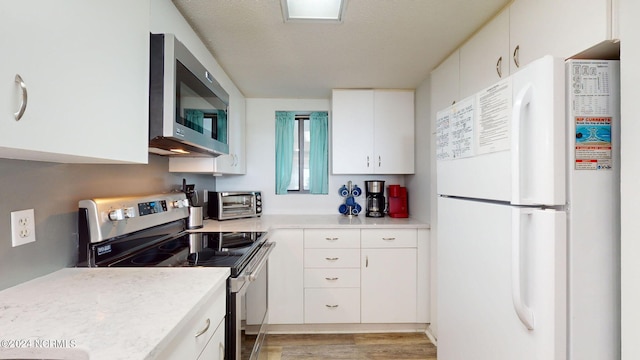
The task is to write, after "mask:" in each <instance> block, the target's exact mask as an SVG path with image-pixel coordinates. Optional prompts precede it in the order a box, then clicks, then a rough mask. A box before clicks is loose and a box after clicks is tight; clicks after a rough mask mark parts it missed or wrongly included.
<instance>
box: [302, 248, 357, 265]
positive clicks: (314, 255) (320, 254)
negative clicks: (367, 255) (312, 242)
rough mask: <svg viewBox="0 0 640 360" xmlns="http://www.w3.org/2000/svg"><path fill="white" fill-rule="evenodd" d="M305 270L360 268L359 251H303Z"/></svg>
mask: <svg viewBox="0 0 640 360" xmlns="http://www.w3.org/2000/svg"><path fill="white" fill-rule="evenodd" d="M304 267H305V268H360V249H304Z"/></svg>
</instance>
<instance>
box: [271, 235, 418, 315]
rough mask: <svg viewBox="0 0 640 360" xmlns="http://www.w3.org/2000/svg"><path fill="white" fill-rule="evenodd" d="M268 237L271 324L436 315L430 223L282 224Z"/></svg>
mask: <svg viewBox="0 0 640 360" xmlns="http://www.w3.org/2000/svg"><path fill="white" fill-rule="evenodd" d="M419 234H421V235H419ZM269 238H270V241H274V242H276V247H275V248H274V251H273V252H272V253H271V257H270V258H269V323H270V324H274V325H303V324H359V323H362V324H365V323H367V324H401V323H407V324H408V323H416V324H417V323H426V322H428V321H429V267H428V266H427V264H426V262H428V260H429V259H428V249H429V236H428V229H415V228H413V229H409V228H390V229H365V228H363V229H339V228H336V229H304V230H302V229H277V230H273V231H272V233H271V234H270V236H269ZM425 250H427V251H426V252H425ZM418 271H420V272H421V273H420V274H418Z"/></svg>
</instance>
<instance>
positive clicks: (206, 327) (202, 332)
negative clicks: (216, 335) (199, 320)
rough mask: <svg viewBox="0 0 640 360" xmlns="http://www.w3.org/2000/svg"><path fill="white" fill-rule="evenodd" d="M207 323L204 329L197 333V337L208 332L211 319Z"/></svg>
mask: <svg viewBox="0 0 640 360" xmlns="http://www.w3.org/2000/svg"><path fill="white" fill-rule="evenodd" d="M206 322H207V325H206V326H205V327H204V329H202V330H200V331H198V332H197V333H196V337H200V335H202V334H204V333H206V332H207V330H209V326H211V320H209V319H207V321H206Z"/></svg>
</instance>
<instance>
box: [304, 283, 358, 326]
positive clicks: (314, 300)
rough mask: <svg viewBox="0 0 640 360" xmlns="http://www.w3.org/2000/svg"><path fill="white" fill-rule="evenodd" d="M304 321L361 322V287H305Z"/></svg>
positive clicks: (315, 322) (310, 322) (317, 322)
mask: <svg viewBox="0 0 640 360" xmlns="http://www.w3.org/2000/svg"><path fill="white" fill-rule="evenodd" d="M304 322H305V323H306V324H321V323H324V324H327V323H328V324H337V323H359V322H360V289H359V288H344V289H304Z"/></svg>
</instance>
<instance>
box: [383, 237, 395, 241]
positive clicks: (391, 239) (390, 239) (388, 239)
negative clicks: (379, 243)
mask: <svg viewBox="0 0 640 360" xmlns="http://www.w3.org/2000/svg"><path fill="white" fill-rule="evenodd" d="M395 239H396V238H394V237H388V238H386V237H383V238H382V240H387V241H393V240H395Z"/></svg>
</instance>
